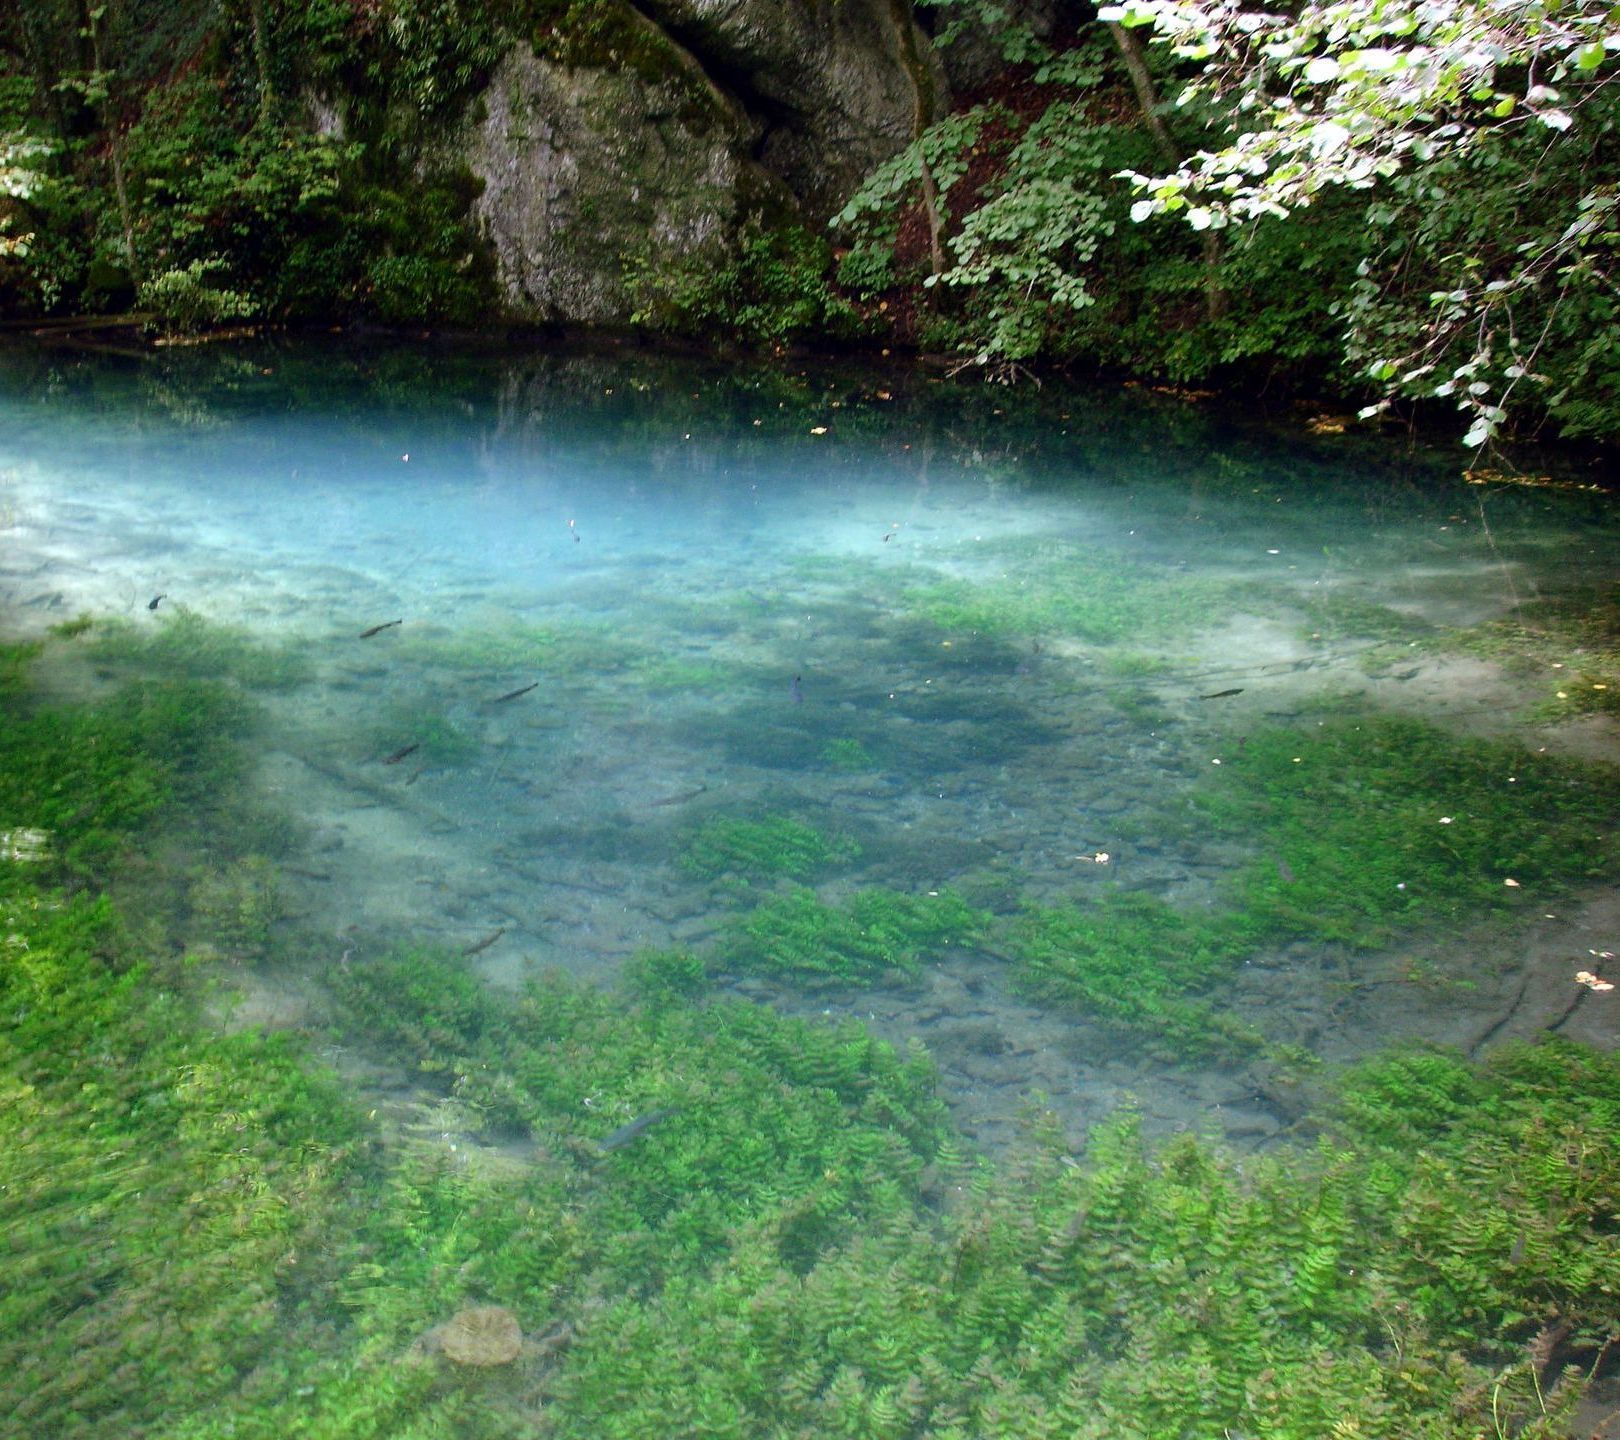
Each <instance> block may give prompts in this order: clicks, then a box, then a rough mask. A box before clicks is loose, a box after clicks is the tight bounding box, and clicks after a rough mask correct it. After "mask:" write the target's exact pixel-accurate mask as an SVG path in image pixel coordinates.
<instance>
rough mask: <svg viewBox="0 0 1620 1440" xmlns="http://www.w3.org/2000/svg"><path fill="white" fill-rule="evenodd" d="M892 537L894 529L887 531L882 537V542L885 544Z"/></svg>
mask: <svg viewBox="0 0 1620 1440" xmlns="http://www.w3.org/2000/svg"><path fill="white" fill-rule="evenodd" d="M892 539H894V531H893V530H891V531H889V533H888V534H887V535H885V536H884V537H883V543H884V544H885V545H887V544H888V543H889V541H891V540H892Z"/></svg>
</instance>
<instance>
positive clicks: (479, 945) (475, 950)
mask: <svg viewBox="0 0 1620 1440" xmlns="http://www.w3.org/2000/svg"><path fill="white" fill-rule="evenodd" d="M504 934H506V926H504V925H503V926H501V928H500V929H499V930H494V931H491V932H490V933H489V934H488V935H486V936H484V938H483V939H482V940H475V941H474V942H473V943H472V944H471V945H469V946H468V947H467V948H466V949H465V950H463V951H462V952H461V953H462V954H463V955H477V954H480V953H481V952H483V951H485V950H487V949H489V947H490V946H491V945H493V944H494V943H495V942H496V941H497V940H499V939H500V938H501V936H502V935H504Z"/></svg>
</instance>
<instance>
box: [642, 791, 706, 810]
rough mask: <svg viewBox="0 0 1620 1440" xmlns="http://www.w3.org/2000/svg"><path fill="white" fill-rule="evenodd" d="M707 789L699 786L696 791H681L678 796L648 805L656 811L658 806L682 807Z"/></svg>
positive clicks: (671, 796) (669, 796) (668, 797)
mask: <svg viewBox="0 0 1620 1440" xmlns="http://www.w3.org/2000/svg"><path fill="white" fill-rule="evenodd" d="M708 788H709V787H708V786H707V785H699V786H698V787H697V789H696V790H683V791H681V793H680V794H679V795H666V796H664V798H663V799H662V800H652V801H649V802H648V803H649V804H650V805H651V806H652V807H653V808H654V809H657V807H658V806H660V805H684V804H685V803H686V802H687V801H688V800H696V799H697V797H698V796H699V795H701V794H702V793H703V792H704V791H705V790H707V789H708Z"/></svg>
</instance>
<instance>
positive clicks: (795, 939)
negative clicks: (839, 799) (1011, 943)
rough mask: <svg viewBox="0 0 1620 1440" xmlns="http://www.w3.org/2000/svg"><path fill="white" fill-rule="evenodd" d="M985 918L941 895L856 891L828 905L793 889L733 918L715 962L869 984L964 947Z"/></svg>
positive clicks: (984, 923) (812, 894)
mask: <svg viewBox="0 0 1620 1440" xmlns="http://www.w3.org/2000/svg"><path fill="white" fill-rule="evenodd" d="M989 920H990V917H989V915H988V914H987V913H986V912H984V911H982V910H974V909H973V908H972V907H971V906H969V905H968V904H967V902H966V901H964V900H963V899H962V898H961V896H959V895H956V894H954V893H952V892H951V891H949V890H942V891H939V892H937V893H930V894H926V895H905V894H901V893H899V892H898V891H894V890H862V891H859V892H858V893H856V894H855V895H852V896H851V897H850V899H849V902H848V903H847V904H846V905H844V906H835V905H829V904H828V903H827V902H825V901H823V900H821V899H819V898H818V897H817V895H816V893H815V891H813V890H807V889H802V888H798V889H793V890H789V891H787V892H786V893H784V894H781V895H773V896H771V897H770V898H769V899H767V900H764V901H762V902H761V903H760V904H759V905H757V906H756V907H755V908H754V909H753V910H752V911H751V912H750V913H748V914H747V915H742V916H739V917H737V918H736V919H735V920H733V921H732V923H731V925H730V927H729V932H728V934H727V937H726V939H725V940H724V941H723V942H722V943H721V947H720V959H721V962H722V963H723V964H725V965H727V966H729V967H732V968H735V969H738V970H751V971H755V972H758V973H763V974H780V975H792V976H794V977H796V978H799V979H822V980H836V981H843V982H855V983H870V982H872V981H875V980H878V979H881V978H882V977H883V976H884V975H886V974H890V973H895V974H900V975H907V974H912V973H915V972H916V970H917V969H918V967H919V966H920V965H921V964H922V962H923V961H924V960H925V959H927V958H928V957H930V956H937V955H939V954H941V953H942V952H943V951H945V950H947V949H949V948H951V947H953V946H959V945H969V944H971V943H972V942H973V941H974V940H975V939H977V938H978V937H979V936H980V935H982V934H983V933H984V930H985V928H986V926H987V925H988V924H989Z"/></svg>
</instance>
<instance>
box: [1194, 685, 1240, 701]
mask: <svg viewBox="0 0 1620 1440" xmlns="http://www.w3.org/2000/svg"><path fill="white" fill-rule="evenodd" d="M1242 693H1243V687H1242V686H1241V685H1239V686H1238V687H1237V689H1235V690H1214V691H1211V692H1210V693H1209V694H1208V695H1200V696H1199V697H1198V698H1199V699H1200V700H1224V699H1226V697H1227V696H1228V695H1241V694H1242Z"/></svg>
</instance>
